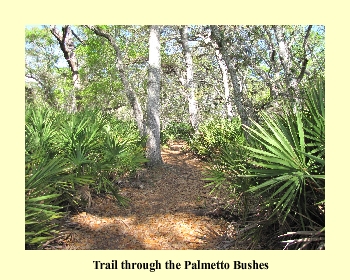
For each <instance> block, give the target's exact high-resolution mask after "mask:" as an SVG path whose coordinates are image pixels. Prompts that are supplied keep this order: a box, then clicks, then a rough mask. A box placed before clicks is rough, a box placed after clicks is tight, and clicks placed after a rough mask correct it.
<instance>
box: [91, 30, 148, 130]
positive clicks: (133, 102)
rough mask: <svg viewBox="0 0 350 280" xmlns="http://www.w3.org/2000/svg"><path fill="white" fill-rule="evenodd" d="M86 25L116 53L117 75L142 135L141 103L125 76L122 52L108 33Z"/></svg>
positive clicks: (143, 128)
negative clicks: (106, 41) (104, 39)
mask: <svg viewBox="0 0 350 280" xmlns="http://www.w3.org/2000/svg"><path fill="white" fill-rule="evenodd" d="M87 27H88V28H89V29H90V30H92V31H93V32H94V33H95V34H96V35H98V36H101V37H104V38H106V39H107V40H108V41H109V43H110V44H111V45H112V47H113V49H114V51H115V54H116V66H117V69H118V71H119V75H120V77H121V80H122V83H123V86H124V89H125V92H126V97H127V98H128V101H129V104H130V106H131V108H132V110H133V114H134V117H135V120H136V124H137V127H138V130H139V132H140V135H141V136H144V135H145V133H146V131H145V127H144V123H143V112H142V109H141V105H140V102H139V100H138V98H137V95H136V93H135V92H134V90H133V89H132V87H131V85H130V83H129V80H128V78H127V76H126V73H125V66H124V63H123V59H122V54H121V52H120V49H119V47H118V45H117V42H116V40H115V39H114V38H113V37H112V36H111V35H110V34H108V33H106V32H104V31H102V30H101V29H99V28H98V27H97V26H93V25H88V26H87Z"/></svg>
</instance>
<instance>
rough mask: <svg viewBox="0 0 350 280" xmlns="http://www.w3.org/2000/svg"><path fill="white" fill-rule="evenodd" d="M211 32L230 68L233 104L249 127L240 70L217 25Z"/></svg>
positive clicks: (242, 120)
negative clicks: (232, 58) (231, 57)
mask: <svg viewBox="0 0 350 280" xmlns="http://www.w3.org/2000/svg"><path fill="white" fill-rule="evenodd" d="M210 30H211V34H210V36H211V38H212V39H213V41H215V42H216V44H217V45H218V47H219V51H220V53H221V54H222V58H223V60H224V61H225V64H226V66H227V68H228V72H229V74H230V77H231V81H232V86H233V91H234V94H233V102H234V104H235V107H236V110H237V113H238V114H239V116H240V119H241V122H242V124H244V125H247V126H249V123H250V121H249V115H248V108H244V106H243V98H244V94H243V83H242V81H241V80H240V77H239V73H238V69H236V67H235V64H234V61H231V59H230V55H229V51H228V50H227V49H226V46H225V43H224V40H223V38H222V37H221V34H220V30H219V29H218V27H217V26H216V25H211V26H210Z"/></svg>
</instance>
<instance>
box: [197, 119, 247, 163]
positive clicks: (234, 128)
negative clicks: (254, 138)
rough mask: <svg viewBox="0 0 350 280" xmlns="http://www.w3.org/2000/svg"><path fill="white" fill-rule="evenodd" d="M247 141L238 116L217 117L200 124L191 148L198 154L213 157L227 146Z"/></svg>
mask: <svg viewBox="0 0 350 280" xmlns="http://www.w3.org/2000/svg"><path fill="white" fill-rule="evenodd" d="M244 141H245V139H244V135H243V130H242V128H241V122H240V120H239V119H238V118H233V119H231V120H230V119H220V118H216V119H213V120H210V121H207V122H204V123H203V124H201V125H200V126H199V129H198V133H197V134H195V135H194V137H193V138H192V139H191V141H190V148H191V149H192V150H193V151H194V152H195V153H196V154H198V155H200V156H202V157H207V158H213V157H214V156H215V155H217V154H218V153H219V151H220V150H222V149H224V148H226V147H233V146H236V145H241V144H242V143H243V142H244Z"/></svg>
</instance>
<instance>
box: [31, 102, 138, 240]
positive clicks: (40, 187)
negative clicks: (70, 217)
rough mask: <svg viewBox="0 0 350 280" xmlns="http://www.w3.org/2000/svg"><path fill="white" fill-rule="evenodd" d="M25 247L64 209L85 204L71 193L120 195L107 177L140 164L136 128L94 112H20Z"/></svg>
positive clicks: (47, 231)
mask: <svg viewBox="0 0 350 280" xmlns="http://www.w3.org/2000/svg"><path fill="white" fill-rule="evenodd" d="M25 136H26V137H25V139H26V151H25V152H26V164H25V171H26V190H25V199H26V200H25V202H26V209H25V212H26V244H36V245H40V244H42V243H43V242H45V240H47V239H49V238H51V236H52V234H53V233H54V228H55V224H54V223H53V221H54V220H55V219H57V218H58V217H61V216H62V213H63V212H62V211H63V208H64V209H71V208H72V207H73V208H75V209H79V208H80V207H81V206H85V203H86V201H84V199H81V197H79V196H78V195H77V194H78V193H79V192H80V190H81V189H84V190H88V191H89V192H90V191H91V192H93V191H96V192H101V191H105V192H110V193H112V194H113V195H114V196H115V197H116V198H117V199H118V201H119V202H121V203H125V202H126V200H125V199H124V198H123V197H121V196H120V194H119V190H118V188H117V186H116V185H115V184H114V182H113V180H111V176H114V177H115V176H121V175H122V174H124V173H128V172H132V171H135V170H136V169H137V168H139V167H140V165H141V163H142V162H145V158H144V155H143V147H142V139H140V137H139V136H138V133H137V129H136V126H134V125H133V124H127V123H122V122H119V121H116V120H113V119H112V117H110V116H107V115H104V114H102V113H101V112H98V111H85V112H79V113H77V114H66V113H64V112H56V111H52V110H51V109H49V108H35V107H28V108H26V126H25Z"/></svg>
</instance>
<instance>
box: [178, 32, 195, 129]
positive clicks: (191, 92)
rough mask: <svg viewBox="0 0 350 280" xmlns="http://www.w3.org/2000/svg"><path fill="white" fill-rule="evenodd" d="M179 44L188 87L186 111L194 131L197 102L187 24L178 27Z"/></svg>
mask: <svg viewBox="0 0 350 280" xmlns="http://www.w3.org/2000/svg"><path fill="white" fill-rule="evenodd" d="M180 34H181V44H182V48H183V52H184V56H185V61H186V68H187V81H186V88H187V89H188V93H187V99H188V111H189V114H190V122H191V125H192V127H193V129H194V130H195V131H197V130H198V104H197V101H196V97H195V84H194V81H193V61H192V55H191V50H190V47H189V45H188V26H187V25H186V26H185V27H181V28H180Z"/></svg>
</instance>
